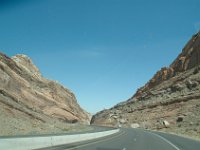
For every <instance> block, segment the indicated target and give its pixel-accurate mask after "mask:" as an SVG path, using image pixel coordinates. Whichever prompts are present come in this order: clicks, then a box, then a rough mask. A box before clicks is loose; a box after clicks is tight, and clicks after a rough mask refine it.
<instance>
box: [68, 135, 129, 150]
mask: <svg viewBox="0 0 200 150" xmlns="http://www.w3.org/2000/svg"><path fill="white" fill-rule="evenodd" d="M125 133H126V132H125V131H122V132H121V133H120V134H117V135H115V136H112V137H106V138H104V139H99V140H98V141H95V142H90V143H87V144H82V145H79V146H76V147H73V148H67V149H66V150H73V149H77V148H81V147H85V146H88V145H94V144H96V143H101V142H104V141H107V140H111V139H114V138H117V137H119V136H122V135H124V134H125Z"/></svg>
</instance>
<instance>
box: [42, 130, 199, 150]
mask: <svg viewBox="0 0 200 150" xmlns="http://www.w3.org/2000/svg"><path fill="white" fill-rule="evenodd" d="M47 149H48V150H200V142H198V141H195V140H191V139H187V138H183V137H179V136H176V135H171V134H164V133H158V132H150V131H145V130H142V129H121V131H120V132H119V133H117V134H114V135H111V136H108V137H104V138H101V139H98V140H91V141H87V142H81V143H75V144H67V145H61V146H56V147H51V148H46V149H41V150H47Z"/></svg>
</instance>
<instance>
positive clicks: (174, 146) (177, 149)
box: [148, 132, 180, 150]
mask: <svg viewBox="0 0 200 150" xmlns="http://www.w3.org/2000/svg"><path fill="white" fill-rule="evenodd" d="M148 133H150V134H153V135H155V136H157V137H159V138H161V139H162V140H163V141H165V142H167V143H168V144H170V145H171V146H172V147H173V148H175V149H176V150H180V149H179V148H178V147H177V146H176V145H174V144H173V143H172V142H170V141H168V140H167V139H166V138H164V137H162V136H160V135H158V134H155V133H152V132H148Z"/></svg>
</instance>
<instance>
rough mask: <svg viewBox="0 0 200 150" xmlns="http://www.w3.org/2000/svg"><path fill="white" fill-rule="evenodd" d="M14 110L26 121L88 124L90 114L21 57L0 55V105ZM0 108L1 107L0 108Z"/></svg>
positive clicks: (64, 90)
mask: <svg viewBox="0 0 200 150" xmlns="http://www.w3.org/2000/svg"><path fill="white" fill-rule="evenodd" d="M3 105H6V109H8V110H7V111H12V109H16V110H18V111H20V112H23V113H24V114H26V115H28V116H30V118H34V119H38V120H40V121H42V122H48V121H49V120H51V119H57V120H62V121H64V122H67V123H76V122H79V123H84V124H87V123H89V121H90V115H89V113H87V112H86V111H84V110H83V109H82V108H81V107H80V106H79V104H78V103H77V100H76V97H75V95H74V94H73V93H72V92H71V91H70V90H69V89H67V88H65V87H63V86H62V85H60V84H58V83H57V82H55V81H51V80H48V79H45V78H44V77H42V75H41V73H40V71H39V69H38V68H37V67H36V66H35V65H34V64H33V63H32V61H31V59H30V58H29V57H27V56H25V55H16V56H14V57H12V58H9V57H7V56H6V55H4V54H3V53H0V106H3ZM2 109H3V108H2Z"/></svg>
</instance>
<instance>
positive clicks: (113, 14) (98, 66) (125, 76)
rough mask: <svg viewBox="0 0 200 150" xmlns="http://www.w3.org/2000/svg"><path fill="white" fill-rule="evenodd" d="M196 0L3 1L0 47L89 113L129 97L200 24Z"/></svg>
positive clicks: (0, 4)
mask: <svg viewBox="0 0 200 150" xmlns="http://www.w3.org/2000/svg"><path fill="white" fill-rule="evenodd" d="M199 8H200V1H199V0H32V1H30V0H0V50H1V51H2V52H3V53H5V54H7V55H9V56H13V55H15V54H21V53H23V54H26V55H28V56H29V57H31V58H32V60H33V62H34V64H36V65H37V66H38V67H39V69H40V71H41V72H42V74H43V76H44V77H47V78H49V79H53V80H57V81H59V82H60V83H61V84H63V85H64V86H65V87H67V88H69V89H71V90H72V91H73V92H74V93H75V94H76V97H77V100H78V102H79V104H80V105H81V106H82V107H83V108H84V109H86V110H87V111H89V112H91V113H95V112H97V111H100V110H102V109H104V108H110V107H111V106H113V105H115V104H117V103H118V102H121V101H125V100H127V99H128V98H130V97H131V96H132V95H133V94H134V93H135V91H136V90H137V88H139V87H141V86H142V85H144V84H145V83H146V82H147V81H148V80H149V79H150V78H151V77H152V76H153V75H154V74H155V72H156V71H158V70H159V69H160V68H161V67H163V66H168V65H169V64H170V63H171V62H172V61H173V60H174V59H175V58H176V56H177V55H178V54H179V53H180V52H181V49H182V48H183V46H184V45H185V44H186V42H187V41H188V40H189V39H190V37H191V36H192V35H193V34H194V33H196V32H197V31H198V30H199V29H200V9H199Z"/></svg>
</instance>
